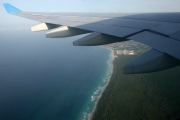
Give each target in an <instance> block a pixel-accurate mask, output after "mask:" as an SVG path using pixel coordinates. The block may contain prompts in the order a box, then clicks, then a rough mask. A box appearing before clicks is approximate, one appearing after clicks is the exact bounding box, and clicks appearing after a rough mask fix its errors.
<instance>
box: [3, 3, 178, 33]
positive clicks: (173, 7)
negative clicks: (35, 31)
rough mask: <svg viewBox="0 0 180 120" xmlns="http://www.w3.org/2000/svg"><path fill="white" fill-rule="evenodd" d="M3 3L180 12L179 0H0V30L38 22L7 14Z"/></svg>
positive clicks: (48, 8) (35, 8) (38, 8)
mask: <svg viewBox="0 0 180 120" xmlns="http://www.w3.org/2000/svg"><path fill="white" fill-rule="evenodd" d="M3 3H10V4H12V5H14V6H16V7H17V8H19V9H21V10H23V11H32V12H101V13H102V12H105V13H107V12H109V13H112V12H114V13H121V12H126V13H128V12H130V13H132V12H180V7H179V6H180V0H96V1H95V0H94V1H93V0H30V1H22V0H0V16H1V22H0V26H1V27H0V31H5V30H9V29H16V30H21V29H30V27H31V26H34V25H36V24H38V23H37V22H34V21H31V20H27V19H25V18H20V17H16V16H12V15H8V14H7V13H6V11H5V9H4V7H3V5H2V4H3Z"/></svg>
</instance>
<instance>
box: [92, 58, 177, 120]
mask: <svg viewBox="0 0 180 120" xmlns="http://www.w3.org/2000/svg"><path fill="white" fill-rule="evenodd" d="M134 57H135V56H125V55H121V56H118V58H116V59H115V60H114V63H113V64H114V72H113V75H112V78H111V81H110V83H109V85H108V87H107V88H106V90H105V91H104V93H103V95H102V97H101V99H100V101H99V103H98V105H97V109H96V111H95V113H94V116H93V120H173V119H175V118H176V117H177V116H179V114H180V67H175V68H171V69H168V70H164V71H161V72H154V73H147V74H134V75H124V74H123V72H122V70H123V66H124V65H125V64H126V63H128V62H129V61H131V60H132V59H134Z"/></svg>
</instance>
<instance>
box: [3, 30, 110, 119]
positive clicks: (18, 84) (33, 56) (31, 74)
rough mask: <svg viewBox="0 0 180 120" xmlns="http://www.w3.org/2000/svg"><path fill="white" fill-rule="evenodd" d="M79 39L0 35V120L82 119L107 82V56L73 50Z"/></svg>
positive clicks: (40, 34)
mask: <svg viewBox="0 0 180 120" xmlns="http://www.w3.org/2000/svg"><path fill="white" fill-rule="evenodd" d="M82 36H83V35H82ZM82 36H75V37H71V38H55V39H49V38H48V39H46V38H45V32H38V33H32V32H31V31H29V30H19V31H17V30H14V31H1V32H0V38H1V39H0V120H86V119H87V118H88V116H89V114H90V113H91V112H92V109H93V107H94V105H95V102H96V100H97V96H98V95H99V94H100V93H101V91H102V89H103V87H104V86H105V84H106V82H107V80H108V78H109V70H110V64H109V63H110V60H111V57H110V54H111V51H110V50H108V49H105V48H103V47H77V46H73V45H72V41H74V40H76V39H78V38H80V37H82Z"/></svg>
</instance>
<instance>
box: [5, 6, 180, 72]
mask: <svg viewBox="0 0 180 120" xmlns="http://www.w3.org/2000/svg"><path fill="white" fill-rule="evenodd" d="M4 7H5V9H6V11H7V12H8V13H11V14H13V15H16V16H20V17H24V18H27V19H31V20H35V21H38V22H41V24H39V25H36V26H34V27H32V28H31V30H32V31H42V30H50V31H49V32H47V33H46V37H47V38H61V37H71V36H75V35H80V34H85V33H90V34H89V35H87V36H85V37H84V38H81V39H79V40H76V41H74V42H73V45H75V46H94V45H104V44H109V43H115V42H121V41H127V40H135V41H137V42H141V43H143V44H146V45H148V46H150V47H152V49H151V50H150V51H148V52H147V53H145V54H144V55H142V56H141V57H139V58H137V59H136V60H134V61H132V62H130V63H129V64H127V65H126V66H125V67H124V73H125V74H136V73H148V72H155V71H160V70H164V69H168V68H171V67H174V66H178V65H179V64H180V52H179V51H180V13H146V14H145V13H143V14H100V13H89V14H86V13H34V12H23V11H21V10H20V9H18V8H16V7H14V6H12V5H10V4H8V3H6V4H4ZM51 29H52V30H51Z"/></svg>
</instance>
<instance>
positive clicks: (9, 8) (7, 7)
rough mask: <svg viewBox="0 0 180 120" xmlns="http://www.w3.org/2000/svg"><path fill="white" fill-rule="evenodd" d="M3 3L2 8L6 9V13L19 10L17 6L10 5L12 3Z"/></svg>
mask: <svg viewBox="0 0 180 120" xmlns="http://www.w3.org/2000/svg"><path fill="white" fill-rule="evenodd" d="M3 5H4V8H5V9H6V11H7V12H8V13H16V12H21V10H20V9H18V8H16V7H14V6H12V5H11V4H9V3H5V4H3Z"/></svg>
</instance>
